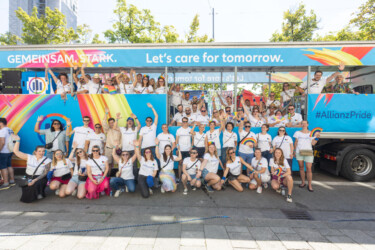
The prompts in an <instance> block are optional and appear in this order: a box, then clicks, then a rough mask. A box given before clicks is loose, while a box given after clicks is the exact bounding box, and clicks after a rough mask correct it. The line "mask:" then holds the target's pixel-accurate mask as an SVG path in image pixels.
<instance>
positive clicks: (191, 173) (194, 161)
mask: <svg viewBox="0 0 375 250" xmlns="http://www.w3.org/2000/svg"><path fill="white" fill-rule="evenodd" d="M189 153H190V157H187V158H185V159H184V162H183V164H182V172H183V174H182V184H183V185H184V192H183V194H184V195H187V194H188V188H187V182H188V181H189V182H190V186H191V188H192V190H193V191H195V190H196V189H197V188H200V186H201V180H200V176H201V172H200V171H201V169H200V167H201V161H200V160H199V158H198V151H197V150H196V149H195V148H193V149H191V150H190V152H189Z"/></svg>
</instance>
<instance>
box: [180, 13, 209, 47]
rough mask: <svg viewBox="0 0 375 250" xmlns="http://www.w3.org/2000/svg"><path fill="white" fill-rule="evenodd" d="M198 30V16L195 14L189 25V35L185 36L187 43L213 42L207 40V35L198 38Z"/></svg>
mask: <svg viewBox="0 0 375 250" xmlns="http://www.w3.org/2000/svg"><path fill="white" fill-rule="evenodd" d="M198 30H199V15H198V14H196V15H195V16H194V18H193V21H192V22H191V24H190V30H189V33H188V34H187V36H186V42H187V43H209V42H213V39H212V38H208V36H207V34H205V35H203V36H198Z"/></svg>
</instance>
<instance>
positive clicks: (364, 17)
mask: <svg viewBox="0 0 375 250" xmlns="http://www.w3.org/2000/svg"><path fill="white" fill-rule="evenodd" d="M350 24H352V25H354V26H355V27H357V28H358V29H359V31H360V34H361V36H362V37H361V39H362V40H375V0H368V1H367V2H366V3H364V4H362V5H361V6H360V7H359V13H358V14H357V16H356V17H355V18H353V19H352V20H350Z"/></svg>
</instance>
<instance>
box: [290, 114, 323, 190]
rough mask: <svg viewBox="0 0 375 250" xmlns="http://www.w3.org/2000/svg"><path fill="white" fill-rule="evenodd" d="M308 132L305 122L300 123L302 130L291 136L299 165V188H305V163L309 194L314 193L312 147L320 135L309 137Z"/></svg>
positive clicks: (307, 125) (307, 124)
mask: <svg viewBox="0 0 375 250" xmlns="http://www.w3.org/2000/svg"><path fill="white" fill-rule="evenodd" d="M310 133H311V132H310V131H309V123H308V122H307V121H302V130H300V131H296V132H295V133H294V135H293V137H294V139H295V141H294V148H295V156H296V159H297V161H298V165H299V173H300V176H301V181H302V183H301V184H300V185H299V187H300V188H304V187H306V184H305V176H306V174H305V167H304V163H306V172H307V182H308V186H307V189H308V190H309V191H310V192H314V190H313V188H312V170H311V168H312V164H313V162H314V151H313V148H312V146H314V145H315V144H316V143H317V142H318V141H319V138H320V133H319V132H317V133H316V135H315V136H311V135H310Z"/></svg>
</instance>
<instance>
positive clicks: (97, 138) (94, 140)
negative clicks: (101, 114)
mask: <svg viewBox="0 0 375 250" xmlns="http://www.w3.org/2000/svg"><path fill="white" fill-rule="evenodd" d="M105 141H106V136H105V134H103V133H102V125H101V124H100V123H97V124H95V132H94V133H90V134H88V135H87V137H86V143H85V147H84V148H85V152H88V153H89V154H91V153H92V148H93V147H94V146H98V147H99V148H100V153H101V154H103V152H104V147H105Z"/></svg>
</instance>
